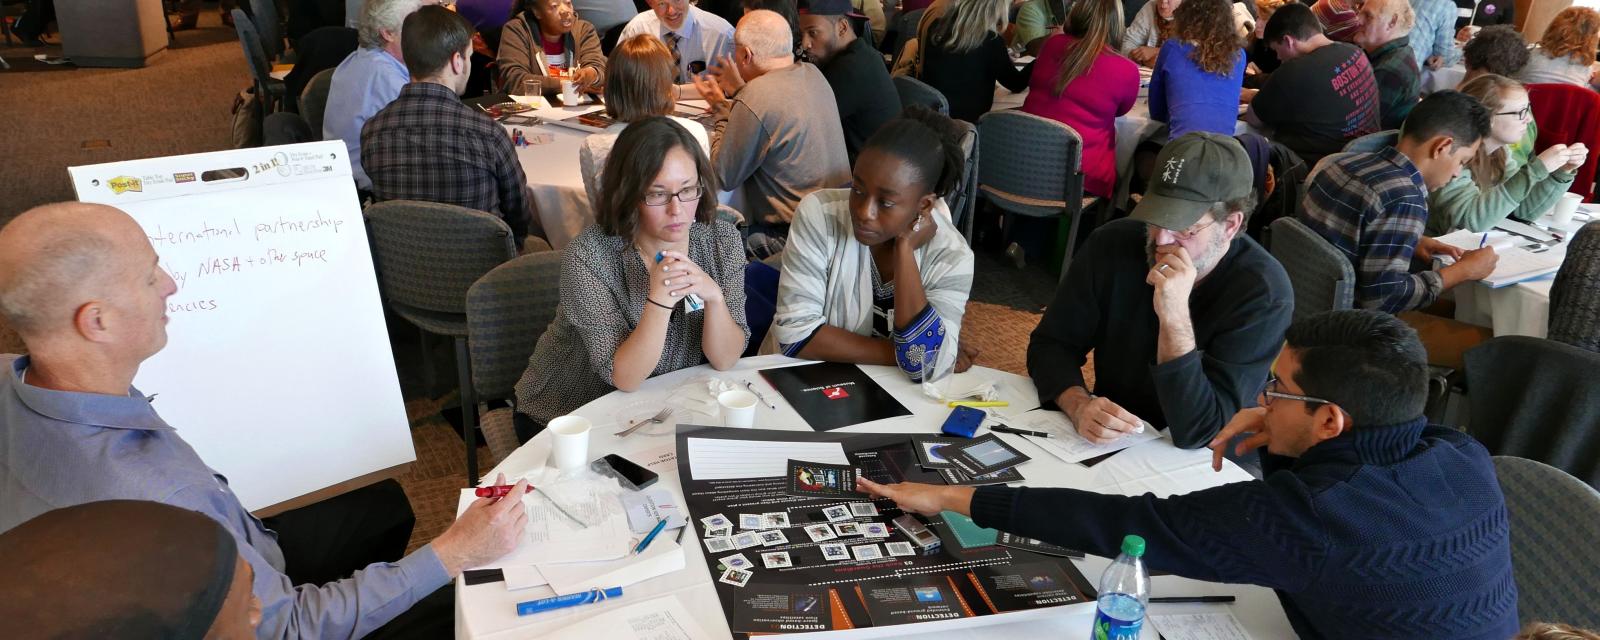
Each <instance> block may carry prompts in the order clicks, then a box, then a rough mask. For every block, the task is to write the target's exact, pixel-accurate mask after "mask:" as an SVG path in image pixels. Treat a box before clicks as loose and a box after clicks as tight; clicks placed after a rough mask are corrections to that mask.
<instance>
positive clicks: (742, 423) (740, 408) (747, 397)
mask: <svg viewBox="0 0 1600 640" xmlns="http://www.w3.org/2000/svg"><path fill="white" fill-rule="evenodd" d="M717 406H718V407H721V409H722V426H724V427H753V426H755V423H756V394H754V393H750V392H749V391H745V390H744V389H734V390H732V391H724V392H722V393H719V394H717Z"/></svg>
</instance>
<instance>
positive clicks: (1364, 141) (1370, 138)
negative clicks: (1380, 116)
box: [1342, 129, 1400, 153]
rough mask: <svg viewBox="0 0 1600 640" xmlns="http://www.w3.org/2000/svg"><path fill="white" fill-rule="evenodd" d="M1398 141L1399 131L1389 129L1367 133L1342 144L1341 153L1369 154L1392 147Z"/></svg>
mask: <svg viewBox="0 0 1600 640" xmlns="http://www.w3.org/2000/svg"><path fill="white" fill-rule="evenodd" d="M1399 141H1400V130H1399V129H1389V130H1387V131H1379V132H1377V133H1369V134H1367V135H1364V136H1361V137H1359V138H1355V139H1352V140H1351V141H1349V142H1346V143H1344V149H1343V150H1342V152H1343V153H1371V152H1373V151H1378V150H1380V149H1382V148H1384V147H1392V146H1394V143H1396V142H1399Z"/></svg>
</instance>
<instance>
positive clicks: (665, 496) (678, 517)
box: [622, 486, 684, 533]
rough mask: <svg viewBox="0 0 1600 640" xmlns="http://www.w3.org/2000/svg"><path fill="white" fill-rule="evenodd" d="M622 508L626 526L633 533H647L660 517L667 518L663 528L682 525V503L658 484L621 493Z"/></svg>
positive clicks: (674, 527)
mask: <svg viewBox="0 0 1600 640" xmlns="http://www.w3.org/2000/svg"><path fill="white" fill-rule="evenodd" d="M622 508H623V509H625V510H627V512H628V528H629V529H631V530H632V531H633V532H634V533H649V532H650V530H651V529H654V528H656V523H657V522H660V521H661V519H662V518H666V519H667V526H666V527H663V528H664V529H676V528H678V527H681V526H683V525H684V519H683V503H681V502H679V501H678V497H677V496H675V495H673V494H672V492H671V491H670V490H667V489H665V488H662V487H659V486H656V487H650V488H649V489H646V490H644V491H629V492H626V493H623V494H622Z"/></svg>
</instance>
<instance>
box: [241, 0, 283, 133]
mask: <svg viewBox="0 0 1600 640" xmlns="http://www.w3.org/2000/svg"><path fill="white" fill-rule="evenodd" d="M232 15H233V30H234V32H235V33H237V34H238V36H239V46H241V47H243V48H244V63H245V66H246V67H247V68H249V70H250V79H251V80H253V81H254V82H255V86H256V100H258V101H260V102H261V115H262V117H266V116H267V115H268V114H271V113H272V112H274V111H277V110H278V109H281V108H283V104H284V100H286V99H287V98H286V97H285V96H284V95H283V94H284V88H283V81H282V80H277V79H274V78H273V77H272V63H271V62H269V61H268V59H267V53H266V51H265V50H263V49H262V48H261V32H260V31H257V30H256V25H255V23H254V22H251V21H250V16H249V15H248V14H246V13H245V12H244V11H242V10H239V9H234V10H233V13H232Z"/></svg>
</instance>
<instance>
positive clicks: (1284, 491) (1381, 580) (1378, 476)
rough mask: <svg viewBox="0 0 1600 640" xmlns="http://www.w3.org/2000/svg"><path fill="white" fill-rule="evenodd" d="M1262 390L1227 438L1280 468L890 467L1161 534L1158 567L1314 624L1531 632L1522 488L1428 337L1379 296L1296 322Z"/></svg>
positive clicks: (1045, 536)
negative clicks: (1183, 487)
mask: <svg viewBox="0 0 1600 640" xmlns="http://www.w3.org/2000/svg"><path fill="white" fill-rule="evenodd" d="M1286 337H1287V343H1288V344H1287V346H1285V347H1284V348H1283V351H1282V352H1281V353H1280V354H1279V355H1278V359H1277V362H1276V364H1275V365H1274V366H1273V374H1274V375H1273V376H1272V377H1271V378H1269V379H1268V381H1267V384H1266V388H1265V389H1264V390H1263V391H1262V394H1261V396H1262V397H1261V398H1260V399H1259V400H1260V404H1261V405H1262V406H1261V407H1258V408H1253V409H1245V410H1243V411H1240V412H1239V413H1238V415H1236V416H1234V418H1233V420H1232V421H1230V422H1229V423H1228V426H1227V427H1225V428H1223V430H1222V432H1221V433H1219V434H1218V435H1217V437H1216V438H1215V439H1214V440H1213V441H1212V443H1211V448H1212V449H1213V454H1214V460H1215V465H1216V466H1217V467H1218V468H1220V467H1221V461H1222V451H1223V449H1224V448H1225V447H1227V446H1228V442H1229V441H1230V440H1232V439H1233V438H1235V437H1237V436H1245V438H1244V440H1243V441H1242V442H1240V443H1239V445H1238V446H1239V448H1247V447H1248V448H1255V447H1260V448H1261V449H1262V456H1261V457H1262V467H1263V469H1264V471H1265V472H1266V475H1265V477H1264V479H1262V480H1253V481H1249V482H1239V483H1234V484H1228V485H1223V486H1220V487H1214V488H1211V489H1205V490H1203V491H1196V492H1194V493H1190V494H1186V495H1180V496H1173V497H1170V498H1156V497H1155V496H1153V495H1150V494H1145V495H1142V496H1132V497H1129V496H1112V495H1101V494H1097V493H1090V492H1086V491H1079V490H1076V489H1064V488H1028V487H1005V486H998V485H997V486H988V487H982V488H979V489H976V490H974V489H973V488H971V487H954V486H934V485H925V484H916V483H899V484H887V485H883V484H877V483H874V482H871V481H868V480H861V481H860V486H859V488H860V489H862V490H863V491H867V492H870V493H872V494H873V495H875V496H879V497H884V498H889V499H891V500H894V501H895V502H896V503H897V504H899V505H900V507H901V508H902V509H904V510H906V511H909V512H915V513H921V514H934V513H938V512H940V511H944V510H949V511H956V512H960V513H963V514H969V515H971V516H972V518H973V520H974V521H976V522H977V524H978V525H980V526H983V527H990V528H995V529H1000V530H1002V531H1008V532H1011V533H1015V534H1018V535H1022V536H1026V537H1030V538H1038V539H1040V540H1044V541H1046V542H1050V543H1052V544H1058V545H1062V546H1066V547H1070V548H1073V549H1079V550H1082V551H1085V552H1087V553H1093V554H1095V555H1100V556H1106V557H1116V555H1117V551H1118V548H1119V544H1120V542H1121V540H1122V537H1123V536H1124V535H1126V534H1137V535H1140V536H1143V537H1144V539H1145V540H1146V541H1147V542H1148V546H1147V547H1146V548H1147V549H1148V551H1147V552H1146V554H1145V561H1146V562H1147V563H1148V564H1149V567H1150V568H1151V569H1152V570H1154V571H1163V572H1168V573H1172V574H1176V575H1180V576H1184V577H1188V578H1194V579H1197V580H1207V581H1213V582H1234V583H1249V584H1257V585H1261V586H1265V587H1270V588H1272V589H1274V590H1276V591H1277V593H1278V597H1279V599H1280V600H1282V602H1283V608H1284V612H1285V613H1286V614H1287V615H1288V617H1289V622H1290V624H1292V625H1293V626H1294V629H1295V631H1296V632H1297V633H1299V634H1300V636H1301V637H1303V638H1369V639H1370V638H1407V639H1413V640H1417V639H1426V638H1439V639H1441V640H1442V639H1445V638H1449V639H1452V640H1474V639H1481V640H1491V639H1492V640H1503V639H1504V638H1509V637H1511V636H1513V635H1516V633H1517V587H1516V583H1515V581H1514V580H1513V579H1512V573H1511V538H1510V529H1509V525H1508V523H1507V520H1506V508H1505V499H1504V497H1503V496H1502V495H1501V493H1500V484H1499V482H1498V481H1497V480H1496V478H1495V473H1494V465H1493V464H1492V463H1491V462H1490V460H1489V453H1488V452H1487V451H1486V450H1484V448H1483V446H1482V445H1480V444H1478V442H1477V441H1476V440H1473V439H1472V437H1471V436H1468V435H1466V434H1463V433H1461V432H1459V431H1456V430H1454V429H1447V428H1441V427H1434V426H1429V425H1428V423H1427V418H1426V417H1425V416H1423V413H1422V411H1423V405H1424V404H1425V403H1426V400H1427V389H1428V366H1427V354H1426V352H1425V351H1424V350H1423V348H1422V343H1421V342H1420V341H1419V340H1418V339H1417V334H1416V332H1415V331H1414V330H1412V329H1411V328H1410V327H1408V326H1406V324H1405V323H1404V322H1401V321H1399V320H1397V319H1395V317H1394V316H1391V315H1388V314H1385V313H1381V312H1377V311H1333V312H1327V313H1322V314H1319V315H1316V316H1312V317H1310V318H1307V319H1305V320H1302V321H1300V322H1298V323H1295V324H1294V325H1292V326H1291V327H1290V328H1289V331H1288V334H1287V336H1286Z"/></svg>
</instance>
